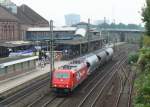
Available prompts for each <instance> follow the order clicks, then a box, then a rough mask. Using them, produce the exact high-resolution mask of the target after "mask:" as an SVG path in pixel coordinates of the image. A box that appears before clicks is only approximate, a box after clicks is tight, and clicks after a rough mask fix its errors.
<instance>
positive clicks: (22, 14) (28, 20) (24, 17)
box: [0, 5, 49, 27]
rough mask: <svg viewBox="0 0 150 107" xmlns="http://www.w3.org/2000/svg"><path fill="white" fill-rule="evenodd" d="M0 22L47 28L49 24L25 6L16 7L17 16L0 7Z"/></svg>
mask: <svg viewBox="0 0 150 107" xmlns="http://www.w3.org/2000/svg"><path fill="white" fill-rule="evenodd" d="M0 14H1V15H0V20H12V21H18V22H19V23H21V24H25V25H31V26H39V27H47V26H49V22H48V21H47V20H46V19H44V18H43V17H42V16H40V15H39V14H38V13H36V12H35V11H34V10H32V9H31V8H30V7H28V6H27V5H21V6H20V7H17V14H15V13H12V12H11V11H10V10H9V9H8V8H6V7H4V6H1V5H0Z"/></svg>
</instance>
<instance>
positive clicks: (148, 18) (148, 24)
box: [142, 0, 150, 36]
mask: <svg viewBox="0 0 150 107" xmlns="http://www.w3.org/2000/svg"><path fill="white" fill-rule="evenodd" d="M142 16H143V18H142V20H143V22H145V28H146V33H147V35H148V36H150V0H146V6H145V7H144V8H143V9H142Z"/></svg>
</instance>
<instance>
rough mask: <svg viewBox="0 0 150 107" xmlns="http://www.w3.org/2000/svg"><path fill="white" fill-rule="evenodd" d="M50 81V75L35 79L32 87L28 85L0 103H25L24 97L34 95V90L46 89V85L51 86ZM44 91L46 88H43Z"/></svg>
mask: <svg viewBox="0 0 150 107" xmlns="http://www.w3.org/2000/svg"><path fill="white" fill-rule="evenodd" d="M48 83H49V78H48V77H47V78H44V79H41V80H39V81H38V82H37V81H35V82H34V83H33V84H32V85H30V87H26V88H24V89H22V90H20V91H18V92H16V93H14V94H13V95H12V96H9V97H7V98H6V99H4V100H2V101H1V102H0V105H1V106H8V107H10V106H13V105H14V106H17V105H15V104H16V103H18V102H19V103H20V104H21V103H22V104H24V103H23V101H22V100H23V99H25V98H26V97H28V96H30V95H32V94H33V93H34V92H36V91H38V90H40V89H44V88H46V87H49V84H48ZM42 91H44V90H42ZM19 106H22V105H18V107H19Z"/></svg>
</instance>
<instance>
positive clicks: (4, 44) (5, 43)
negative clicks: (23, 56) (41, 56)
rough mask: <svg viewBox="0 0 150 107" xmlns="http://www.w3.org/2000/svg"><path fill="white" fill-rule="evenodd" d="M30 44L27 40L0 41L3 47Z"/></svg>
mask: <svg viewBox="0 0 150 107" xmlns="http://www.w3.org/2000/svg"><path fill="white" fill-rule="evenodd" d="M30 44H32V43H31V42H29V41H5V42H0V46H3V47H17V46H23V45H30Z"/></svg>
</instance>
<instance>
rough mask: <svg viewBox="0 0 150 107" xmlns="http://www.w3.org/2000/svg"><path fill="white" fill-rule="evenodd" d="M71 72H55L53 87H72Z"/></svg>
mask: <svg viewBox="0 0 150 107" xmlns="http://www.w3.org/2000/svg"><path fill="white" fill-rule="evenodd" d="M71 77H72V75H71V72H69V70H57V71H55V72H54V73H53V79H52V87H53V88H55V87H56V88H57V89H69V88H70V87H71V82H70V81H71Z"/></svg>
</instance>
